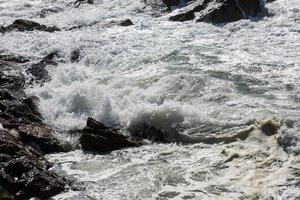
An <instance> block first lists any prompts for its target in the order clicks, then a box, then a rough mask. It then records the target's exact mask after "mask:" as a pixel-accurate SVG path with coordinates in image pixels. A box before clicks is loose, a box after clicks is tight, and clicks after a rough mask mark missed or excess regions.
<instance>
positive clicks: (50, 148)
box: [18, 123, 65, 153]
mask: <svg viewBox="0 0 300 200" xmlns="http://www.w3.org/2000/svg"><path fill="white" fill-rule="evenodd" d="M18 130H19V135H20V139H21V140H22V141H23V142H24V143H26V144H28V145H30V146H32V147H33V148H34V149H36V150H37V151H39V152H40V153H53V152H64V151H65V149H64V147H63V144H61V143H60V142H59V140H58V139H56V138H55V137H54V136H53V135H52V131H51V129H49V128H47V127H45V126H41V125H39V124H36V123H33V124H30V125H22V126H20V127H19V128H18Z"/></svg>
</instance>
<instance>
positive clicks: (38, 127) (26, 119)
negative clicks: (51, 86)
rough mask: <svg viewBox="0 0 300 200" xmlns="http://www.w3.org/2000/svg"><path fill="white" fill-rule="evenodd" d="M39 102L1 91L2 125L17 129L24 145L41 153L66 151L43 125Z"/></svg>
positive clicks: (0, 114)
mask: <svg viewBox="0 0 300 200" xmlns="http://www.w3.org/2000/svg"><path fill="white" fill-rule="evenodd" d="M37 101H38V98H37V97H29V98H25V99H22V98H21V99H17V98H14V97H13V96H12V95H11V94H10V93H9V92H7V91H5V90H4V91H1V90H0V110H1V113H0V123H1V124H2V126H3V127H4V128H6V129H9V130H10V129H15V130H16V131H17V132H18V133H19V135H20V138H19V139H20V140H21V141H22V142H23V143H26V144H28V145H31V146H32V147H34V148H35V149H36V150H38V151H39V152H40V153H52V152H61V151H65V150H66V149H65V148H64V146H63V145H62V144H61V143H60V142H59V141H58V140H57V139H56V138H55V137H54V136H53V135H52V131H51V129H49V128H48V127H47V126H45V125H44V124H43V123H42V116H41V114H40V112H39V111H38V107H37V105H36V103H37Z"/></svg>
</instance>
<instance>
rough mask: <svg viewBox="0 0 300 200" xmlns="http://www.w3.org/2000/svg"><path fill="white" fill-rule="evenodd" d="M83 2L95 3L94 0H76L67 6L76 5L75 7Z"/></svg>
mask: <svg viewBox="0 0 300 200" xmlns="http://www.w3.org/2000/svg"><path fill="white" fill-rule="evenodd" d="M82 3H88V4H94V0H76V1H74V2H71V3H69V4H68V5H67V6H70V5H74V6H75V8H78V7H79V6H80V5H81V4H82Z"/></svg>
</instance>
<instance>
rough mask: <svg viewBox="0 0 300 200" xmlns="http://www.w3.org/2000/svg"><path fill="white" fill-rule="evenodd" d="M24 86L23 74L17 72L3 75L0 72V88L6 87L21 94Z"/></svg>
mask: <svg viewBox="0 0 300 200" xmlns="http://www.w3.org/2000/svg"><path fill="white" fill-rule="evenodd" d="M24 86H25V77H24V75H23V74H21V73H19V74H17V75H5V74H4V73H2V72H0V89H6V90H10V91H12V92H14V94H16V93H18V94H19V95H20V96H23V94H24V93H23V92H22V91H23V89H24Z"/></svg>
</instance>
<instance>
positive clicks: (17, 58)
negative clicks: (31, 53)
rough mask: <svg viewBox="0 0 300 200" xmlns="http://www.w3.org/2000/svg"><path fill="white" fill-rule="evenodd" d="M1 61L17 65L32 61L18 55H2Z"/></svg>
mask: <svg viewBox="0 0 300 200" xmlns="http://www.w3.org/2000/svg"><path fill="white" fill-rule="evenodd" d="M0 60H2V61H8V62H16V63H26V62H29V61H30V60H29V59H28V58H25V57H23V56H17V55H0Z"/></svg>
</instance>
